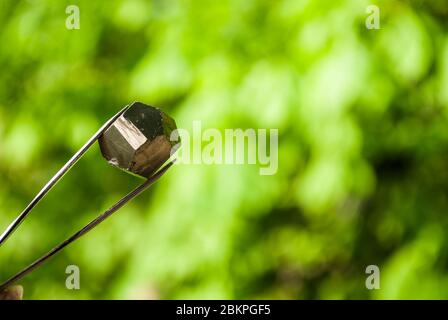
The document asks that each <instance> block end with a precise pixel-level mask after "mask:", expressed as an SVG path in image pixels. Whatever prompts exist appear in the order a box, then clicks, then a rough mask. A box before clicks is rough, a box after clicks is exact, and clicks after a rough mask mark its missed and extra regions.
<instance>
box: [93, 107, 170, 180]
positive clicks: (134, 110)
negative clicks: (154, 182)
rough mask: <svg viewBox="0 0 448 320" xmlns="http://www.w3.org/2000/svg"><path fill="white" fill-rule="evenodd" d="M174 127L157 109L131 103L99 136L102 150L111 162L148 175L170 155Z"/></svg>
mask: <svg viewBox="0 0 448 320" xmlns="http://www.w3.org/2000/svg"><path fill="white" fill-rule="evenodd" d="M175 129H176V122H175V121H174V120H173V119H172V118H170V117H169V116H167V115H166V114H165V113H163V112H162V111H161V110H160V109H158V108H154V107H151V106H148V105H145V104H143V103H141V102H134V103H133V104H131V105H130V106H129V108H128V109H127V110H126V111H125V112H124V113H123V115H121V116H120V117H119V118H118V119H117V120H116V121H115V122H114V123H113V124H112V125H111V126H110V127H109V128H108V129H107V130H106V131H105V132H104V134H103V135H102V136H101V137H100V139H99V144H100V149H101V153H102V154H103V156H104V158H106V160H107V161H108V162H109V163H110V164H111V165H113V166H115V167H118V168H120V169H123V170H125V171H128V172H131V173H133V174H136V175H138V176H141V177H144V178H148V177H150V176H151V175H152V174H153V173H154V172H155V171H157V169H159V168H160V167H161V166H162V165H163V163H164V162H165V161H166V160H168V159H169V158H170V155H171V152H172V151H173V148H174V147H175V145H176V144H177V143H178V142H176V141H171V140H170V135H171V132H172V131H173V130H175Z"/></svg>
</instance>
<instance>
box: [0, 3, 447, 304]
mask: <svg viewBox="0 0 448 320" xmlns="http://www.w3.org/2000/svg"><path fill="white" fill-rule="evenodd" d="M72 4H74V5H77V6H79V8H80V17H81V20H80V22H81V24H80V29H79V30H67V28H66V27H65V20H66V18H67V14H66V13H65V9H66V7H67V6H68V5H72ZM369 4H371V3H370V2H369V1H364V0H362V1H359V0H344V1H330V0H328V1H325V0H319V1H312V0H308V1H305V0H281V1H262V0H246V1H236V0H228V1H205V0H201V1H187V0H185V1H183V0H178V1H175V0H169V1H143V0H129V1H117V0H111V1H96V2H93V1H87V0H75V1H65V0H64V1H52V0H45V1H37V0H29V1H12V0H0V66H1V72H0V228H4V227H6V226H7V225H8V224H9V223H10V222H11V221H12V220H13V219H14V217H15V216H16V215H17V214H18V213H19V212H20V211H21V210H22V209H23V208H24V207H25V206H26V204H27V203H28V202H29V201H30V200H31V199H32V197H33V196H34V195H35V194H36V192H37V191H38V190H39V189H40V188H41V187H42V186H43V185H44V184H45V182H46V181H48V179H49V178H50V177H51V176H52V175H53V174H54V173H55V172H56V171H57V170H58V169H59V168H60V167H61V166H62V165H63V164H64V163H65V161H67V160H68V159H69V157H70V156H71V155H72V154H73V153H74V152H75V151H76V150H78V149H79V148H80V147H81V145H82V144H83V143H84V142H85V141H86V140H87V139H88V138H89V137H90V136H91V135H92V134H93V133H94V132H95V131H96V130H97V129H98V128H99V127H100V126H101V124H102V123H104V122H105V121H106V120H107V119H108V118H109V117H110V116H112V115H113V114H114V113H116V112H117V111H118V110H119V109H120V108H122V107H123V106H124V105H126V104H128V103H129V102H131V101H136V100H138V101H143V102H145V103H148V104H152V105H155V106H159V107H161V108H162V109H163V110H164V111H165V112H167V113H168V114H170V115H171V116H173V117H174V118H175V119H176V121H177V124H178V126H179V127H185V128H188V127H191V124H192V121H193V120H201V121H202V123H203V126H204V127H208V128H218V129H220V130H224V129H225V128H278V129H279V169H278V172H277V174H275V175H273V176H261V175H259V172H258V168H257V166H253V165H234V166H229V165H190V166H189V165H179V166H175V167H174V168H173V169H171V170H170V171H169V173H168V174H167V175H166V176H165V177H164V178H163V179H162V180H161V181H160V182H158V183H157V185H155V186H154V187H153V188H151V189H150V190H149V191H147V192H146V193H144V194H143V195H142V196H140V197H139V198H138V199H136V200H134V201H133V202H132V203H130V204H128V205H127V206H126V207H124V208H123V209H122V210H120V211H119V212H117V213H116V214H115V215H114V216H113V217H112V218H110V220H107V221H106V222H105V223H103V224H102V225H101V226H99V227H98V228H97V229H95V230H94V231H92V232H91V233H89V234H88V235H87V236H86V237H84V238H82V239H81V240H79V241H77V242H76V243H74V244H73V245H71V246H70V247H68V248H67V249H65V250H64V251H63V252H62V253H61V254H59V255H57V256H55V257H54V258H53V259H52V260H50V261H48V262H47V263H46V264H45V265H44V266H42V267H41V268H39V269H38V270H36V271H35V272H33V273H32V274H31V275H30V276H28V277H27V278H26V279H24V280H23V281H22V282H21V283H22V284H23V285H24V287H25V298H28V299H90V298H96V299H109V298H112V299H123V298H146V299H157V298H167V299H170V298H189V299H194V298H218V299H227V298H238V299H243V298H244V299H246V298H247V299H252V298H255V299H257V298H272V299H277V298H284V299H307V298H313V299H321V298H322V299H324V298H325V299H343V298H356V299H359V298H368V299H378V298H384V299H404V298H435V299H441V298H445V299H446V298H448V274H447V272H446V270H447V267H448V237H447V235H446V234H445V232H444V231H443V230H447V228H448V199H447V190H448V170H447V167H448V164H447V163H448V126H447V117H448V36H447V29H448V25H447V21H448V5H447V4H446V1H443V0H440V1H425V2H424V1H377V3H376V4H377V5H378V6H379V7H380V9H381V29H379V30H368V29H366V27H365V19H366V17H367V15H368V14H367V13H366V7H367V6H368V5H369ZM139 182H140V181H139V180H138V179H136V178H135V177H132V176H128V175H125V174H123V173H122V172H120V171H118V170H115V169H113V168H111V167H109V166H108V165H107V164H106V162H105V161H104V160H103V159H102V157H101V155H100V152H99V148H98V147H95V148H93V150H91V151H89V153H88V154H87V155H86V156H85V157H84V158H83V159H82V160H81V161H80V162H79V164H78V165H77V166H76V167H75V168H74V169H73V170H72V171H71V172H70V173H69V174H68V175H67V176H66V177H65V178H64V179H63V180H62V182H61V183H60V184H58V185H57V186H56V187H55V189H54V190H53V191H52V192H51V193H50V194H49V196H48V197H47V198H45V200H44V201H43V202H42V203H41V204H39V206H38V207H37V208H36V209H35V211H33V213H32V215H31V216H30V218H29V219H27V221H26V222H25V223H24V224H23V225H22V226H21V227H20V229H19V231H17V233H16V234H14V236H13V237H12V238H11V239H10V240H9V241H8V242H7V243H6V244H5V245H4V246H3V247H2V248H0V277H1V278H0V279H6V278H7V277H8V276H10V275H12V274H13V273H14V272H16V271H18V270H19V269H20V268H22V267H24V266H25V265H27V264H28V263H30V262H31V261H33V260H34V259H35V258H37V257H38V256H40V255H41V254H42V253H44V252H45V251H46V250H48V249H50V248H51V247H52V246H54V245H55V244H57V243H58V242H60V241H61V240H63V239H64V238H65V237H67V236H68V235H70V234H71V233H72V232H74V231H75V230H76V229H78V228H80V227H81V226H82V225H83V224H85V223H87V222H88V221H89V220H90V219H92V218H93V217H95V216H96V215H97V214H98V213H100V212H101V211H102V210H104V209H106V208H107V207H108V206H110V205H111V204H112V203H114V202H115V201H116V200H118V199H119V198H120V197H121V196H123V195H124V194H125V193H126V192H127V191H129V190H130V189H131V188H132V187H134V186H136V185H137V184H138V183H139ZM69 264H76V265H78V266H79V267H80V270H81V290H77V291H70V290H67V289H66V288H65V279H66V276H67V275H66V274H65V268H66V266H67V265H69ZM371 264H375V265H378V266H379V267H380V270H381V289H380V290H367V289H366V287H365V279H366V277H367V275H366V274H365V269H366V267H367V266H368V265H371Z"/></svg>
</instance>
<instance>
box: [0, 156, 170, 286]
mask: <svg viewBox="0 0 448 320" xmlns="http://www.w3.org/2000/svg"><path fill="white" fill-rule="evenodd" d="M172 165H173V162H169V163H168V164H167V165H165V166H164V167H163V168H162V169H160V170H159V171H158V172H156V173H155V174H154V175H153V176H151V177H150V178H148V180H146V181H145V182H144V183H142V184H141V185H139V186H138V187H137V188H135V189H134V190H132V191H131V192H130V193H128V194H127V195H126V196H124V197H123V198H121V199H120V200H119V201H118V202H116V203H115V204H114V205H113V206H112V207H110V208H109V209H107V210H106V211H105V212H103V213H102V214H101V215H99V216H98V217H97V218H95V219H94V220H92V221H91V222H90V223H89V224H87V225H86V226H85V227H84V228H82V229H81V230H79V231H77V232H76V233H75V234H73V235H72V236H71V237H69V238H68V239H66V240H65V241H63V242H61V243H60V244H59V245H57V246H56V247H54V248H53V249H51V250H50V251H49V252H47V253H46V254H45V255H43V256H42V257H40V258H39V259H37V260H36V261H34V262H33V263H32V264H30V265H29V266H27V267H26V268H24V269H23V270H22V271H20V272H18V273H17V274H15V275H14V276H12V277H11V278H9V280H7V281H6V282H4V283H3V284H1V285H0V292H2V291H3V290H4V289H6V288H7V287H9V286H10V285H11V284H13V283H14V282H16V281H17V280H20V279H22V278H23V277H24V276H26V275H27V274H28V273H30V272H31V271H33V270H34V269H36V268H37V267H38V266H40V265H41V264H42V263H44V262H45V261H46V260H47V259H49V258H51V257H52V256H54V255H55V254H56V253H57V252H59V251H60V250H62V249H63V248H65V247H66V246H68V245H69V244H70V243H72V242H73V241H75V240H76V239H78V238H80V237H81V236H83V235H84V234H86V233H87V232H89V231H90V230H92V229H93V228H95V227H96V226H97V225H99V224H100V223H101V222H102V221H104V220H105V219H106V218H108V217H109V216H111V215H112V214H113V213H114V212H116V211H117V210H118V209H120V208H121V207H123V206H124V205H125V204H126V203H128V202H129V201H130V200H132V199H133V198H135V197H136V196H138V195H139V194H140V193H142V192H143V191H145V190H146V189H147V188H149V187H150V186H151V185H152V184H153V183H154V182H156V181H157V180H159V178H161V177H162V175H163V174H164V173H165V172H166V171H167V170H168V169H169V168H170V167H171V166H172Z"/></svg>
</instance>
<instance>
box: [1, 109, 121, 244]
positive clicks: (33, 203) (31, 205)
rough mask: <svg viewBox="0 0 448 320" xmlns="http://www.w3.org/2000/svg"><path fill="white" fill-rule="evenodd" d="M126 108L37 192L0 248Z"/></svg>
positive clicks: (9, 227) (9, 228)
mask: <svg viewBox="0 0 448 320" xmlns="http://www.w3.org/2000/svg"><path fill="white" fill-rule="evenodd" d="M127 108H128V106H126V107H125V108H123V109H122V110H121V111H119V112H118V113H117V114H116V115H114V116H113V117H112V118H111V119H110V120H109V121H107V122H106V123H105V124H104V125H103V126H102V127H101V128H100V129H99V130H98V131H97V132H96V133H95V134H94V135H93V136H92V137H91V138H90V139H89V140H88V141H87V142H86V144H85V145H84V146H83V147H82V148H81V149H79V151H78V152H76V153H75V154H74V155H73V157H72V158H71V159H70V160H69V161H68V162H67V163H66V164H65V165H64V166H63V167H62V168H61V169H60V170H59V171H58V172H57V173H56V174H55V175H54V176H53V178H51V179H50V181H48V182H47V184H46V185H45V186H44V187H43V188H42V190H40V191H39V193H38V194H37V195H36V197H35V198H34V199H33V200H32V201H31V202H30V203H29V204H28V206H27V207H26V208H25V209H24V210H23V211H22V213H20V214H19V215H18V216H17V218H16V219H15V220H14V221H13V222H12V223H11V224H10V225H9V226H8V227H7V228H6V230H5V231H4V232H3V234H2V235H1V236H0V246H1V245H2V244H3V243H5V241H6V240H7V239H8V238H9V237H10V236H11V234H12V233H13V232H14V231H15V230H16V229H17V227H18V226H19V225H20V224H21V223H22V221H23V220H24V219H25V218H26V217H27V215H28V214H29V213H30V212H31V210H32V209H33V208H34V207H35V206H36V204H38V203H39V201H40V200H42V199H43V198H44V197H45V195H46V194H47V193H48V192H49V191H50V190H51V188H53V187H54V185H55V184H56V183H57V182H58V181H59V180H61V178H62V177H63V176H64V175H65V174H66V173H67V172H68V171H69V170H70V169H71V168H72V167H73V166H74V165H75V164H76V162H78V160H79V159H80V158H81V157H82V156H83V155H84V154H85V153H86V152H87V150H89V148H90V147H91V146H92V145H93V144H94V143H95V142H96V141H97V140H98V138H99V137H100V136H101V135H102V134H103V133H104V131H106V129H107V128H109V126H110V125H111V124H112V123H113V122H114V121H115V120H117V119H118V118H119V117H120V116H121V115H122V114H123V113H124V112H125V111H126V109H127Z"/></svg>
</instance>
